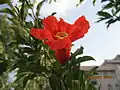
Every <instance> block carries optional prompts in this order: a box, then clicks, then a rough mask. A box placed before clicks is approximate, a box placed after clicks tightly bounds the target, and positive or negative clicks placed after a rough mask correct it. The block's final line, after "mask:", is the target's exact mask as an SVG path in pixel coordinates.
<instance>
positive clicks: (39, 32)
mask: <svg viewBox="0 0 120 90" xmlns="http://www.w3.org/2000/svg"><path fill="white" fill-rule="evenodd" d="M30 34H31V35H32V36H33V37H35V38H37V39H40V40H45V39H47V40H49V41H51V40H53V37H52V35H51V33H50V32H49V31H48V30H44V29H36V28H32V29H31V30H30Z"/></svg>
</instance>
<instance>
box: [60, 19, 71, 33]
mask: <svg viewBox="0 0 120 90" xmlns="http://www.w3.org/2000/svg"><path fill="white" fill-rule="evenodd" d="M58 25H59V31H61V32H67V33H68V31H69V30H70V28H71V26H72V25H71V24H69V23H67V22H65V21H64V20H63V19H62V18H60V21H59V23H58Z"/></svg>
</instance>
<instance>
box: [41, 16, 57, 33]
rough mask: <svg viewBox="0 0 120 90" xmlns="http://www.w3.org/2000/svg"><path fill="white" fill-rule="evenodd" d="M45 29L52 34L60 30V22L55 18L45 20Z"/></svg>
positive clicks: (49, 17)
mask: <svg viewBox="0 0 120 90" xmlns="http://www.w3.org/2000/svg"><path fill="white" fill-rule="evenodd" d="M43 24H44V28H45V29H47V30H49V31H50V32H51V33H52V34H54V33H55V32H57V30H58V21H57V19H56V17H54V16H48V17H47V18H45V19H44V20H43Z"/></svg>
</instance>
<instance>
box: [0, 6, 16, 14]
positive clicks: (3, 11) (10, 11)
mask: <svg viewBox="0 0 120 90" xmlns="http://www.w3.org/2000/svg"><path fill="white" fill-rule="evenodd" d="M0 12H1V13H7V14H10V15H12V16H16V15H15V14H14V12H13V11H12V10H11V9H9V8H3V9H1V10H0Z"/></svg>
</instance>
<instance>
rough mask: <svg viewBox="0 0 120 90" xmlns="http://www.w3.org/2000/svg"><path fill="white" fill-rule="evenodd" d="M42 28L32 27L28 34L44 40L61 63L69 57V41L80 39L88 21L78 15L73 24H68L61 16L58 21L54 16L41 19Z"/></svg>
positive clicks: (85, 31)
mask: <svg viewBox="0 0 120 90" xmlns="http://www.w3.org/2000/svg"><path fill="white" fill-rule="evenodd" d="M43 24H44V28H43V29H36V28H32V29H31V31H30V34H31V35H32V36H34V37H35V38H37V39H40V40H44V42H45V44H47V45H49V46H50V48H51V49H52V50H55V51H56V53H55V56H56V58H57V59H58V60H59V62H60V63H61V64H63V63H64V62H65V61H66V60H68V58H69V57H70V50H71V43H72V42H73V41H75V40H77V39H80V38H82V37H83V36H84V34H86V33H87V32H88V29H89V22H88V21H87V20H86V19H85V17H84V16H82V17H79V18H78V19H77V20H76V21H75V22H74V24H68V23H67V22H65V21H64V20H63V19H62V18H60V20H59V21H58V20H57V19H56V18H55V17H54V16H48V17H47V18H45V19H44V20H43Z"/></svg>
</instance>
